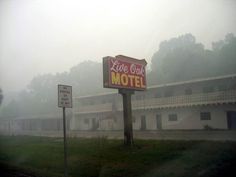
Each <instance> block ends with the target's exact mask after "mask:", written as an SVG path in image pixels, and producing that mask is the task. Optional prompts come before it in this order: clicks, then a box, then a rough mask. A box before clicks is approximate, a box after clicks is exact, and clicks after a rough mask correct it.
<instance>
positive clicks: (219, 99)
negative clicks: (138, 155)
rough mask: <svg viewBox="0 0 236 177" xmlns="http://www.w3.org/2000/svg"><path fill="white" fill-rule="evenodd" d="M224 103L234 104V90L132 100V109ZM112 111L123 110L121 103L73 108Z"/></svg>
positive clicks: (80, 110) (82, 111)
mask: <svg viewBox="0 0 236 177" xmlns="http://www.w3.org/2000/svg"><path fill="white" fill-rule="evenodd" d="M226 103H236V90H228V91H221V92H211V93H199V94H192V95H180V96H172V97H163V98H149V99H143V100H133V101H132V108H133V109H134V110H138V109H149V108H150V109H151V108H168V107H182V106H194V105H208V104H226ZM114 110H117V111H121V110H123V105H122V102H118V103H115V104H113V105H112V103H106V104H96V105H86V106H81V107H79V108H75V112H77V113H96V112H110V111H114Z"/></svg>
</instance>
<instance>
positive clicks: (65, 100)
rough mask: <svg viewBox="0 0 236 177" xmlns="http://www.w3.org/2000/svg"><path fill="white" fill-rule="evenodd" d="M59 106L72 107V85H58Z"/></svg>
mask: <svg viewBox="0 0 236 177" xmlns="http://www.w3.org/2000/svg"><path fill="white" fill-rule="evenodd" d="M58 107H65V108H72V87H71V86H68V85H58Z"/></svg>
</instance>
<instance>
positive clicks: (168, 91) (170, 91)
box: [164, 90, 173, 97]
mask: <svg viewBox="0 0 236 177" xmlns="http://www.w3.org/2000/svg"><path fill="white" fill-rule="evenodd" d="M164 95H165V97H169V96H173V90H166V91H165V94H164Z"/></svg>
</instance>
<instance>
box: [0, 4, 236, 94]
mask: <svg viewBox="0 0 236 177" xmlns="http://www.w3.org/2000/svg"><path fill="white" fill-rule="evenodd" d="M235 9H236V2H235V1H233V0H227V1H225V0H217V1H213V0H212V1H211V0H208V1H206V0H201V1H194V0H191V1H190V0H185V1H183V0H174V1H165V0H163V1H154V0H153V1H151V0H142V1H136V0H134V1H126V0H119V1H109V0H107V1H106V0H100V1H91V0H88V1H68V0H66V1H56V0H52V1H48V0H40V1H39V0H22V1H17V0H10V1H8V0H1V1H0V71H1V73H0V87H1V88H2V89H3V91H4V92H5V93H6V92H9V91H19V90H21V89H24V88H26V86H27V85H28V84H29V82H30V81H31V80H32V78H33V77H35V76H37V75H39V74H44V73H57V72H59V73H61V72H64V71H68V70H69V69H70V68H71V67H72V66H74V65H76V64H78V63H80V62H82V61H85V60H93V61H98V62H101V59H102V57H104V56H107V55H111V56H115V55H117V54H125V55H128V56H132V57H136V58H145V59H146V60H147V61H148V62H150V61H151V57H152V56H153V54H154V53H155V52H156V51H157V50H158V46H159V43H160V42H161V41H163V40H168V39H170V38H172V37H175V36H178V35H181V34H185V33H189V32H190V33H192V34H193V35H194V36H195V37H196V39H197V40H199V41H201V43H203V44H204V45H205V47H206V48H211V42H213V41H217V40H220V39H223V38H224V36H225V35H226V34H227V33H228V32H232V33H236V23H235V16H236V11H235Z"/></svg>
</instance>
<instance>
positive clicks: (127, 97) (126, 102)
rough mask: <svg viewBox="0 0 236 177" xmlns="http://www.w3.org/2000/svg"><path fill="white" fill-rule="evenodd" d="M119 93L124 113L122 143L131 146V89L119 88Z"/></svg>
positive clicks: (132, 141)
mask: <svg viewBox="0 0 236 177" xmlns="http://www.w3.org/2000/svg"><path fill="white" fill-rule="evenodd" d="M119 93H120V94H121V95H122V97H123V114H124V145H127V146H132V145H133V143H134V140H133V125H132V105H131V95H132V94H133V93H134V91H132V90H127V89H119Z"/></svg>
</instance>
